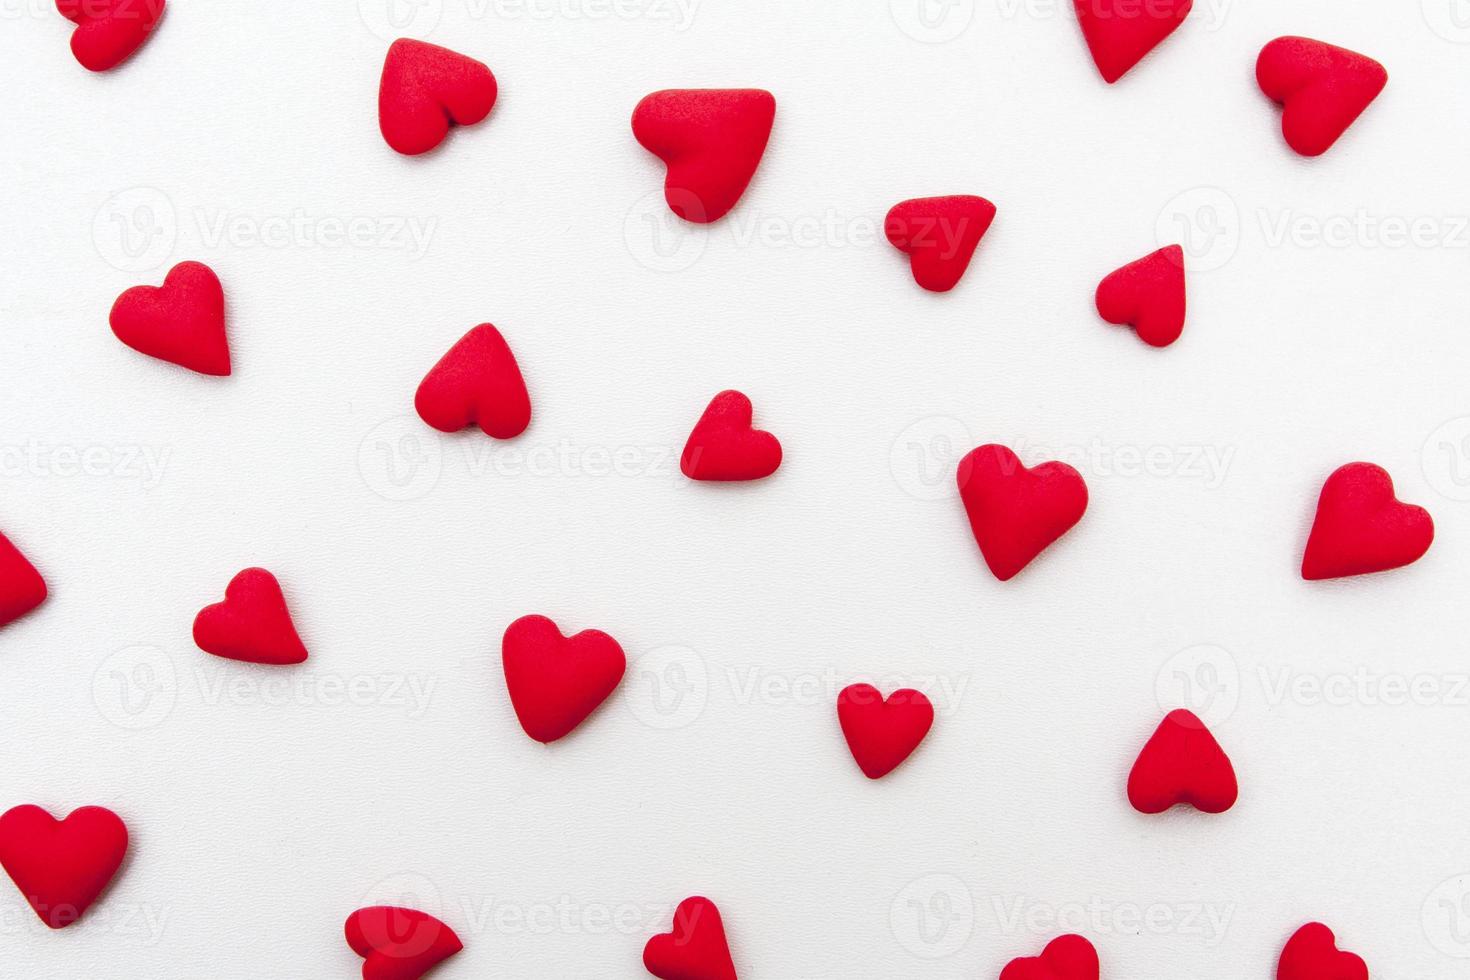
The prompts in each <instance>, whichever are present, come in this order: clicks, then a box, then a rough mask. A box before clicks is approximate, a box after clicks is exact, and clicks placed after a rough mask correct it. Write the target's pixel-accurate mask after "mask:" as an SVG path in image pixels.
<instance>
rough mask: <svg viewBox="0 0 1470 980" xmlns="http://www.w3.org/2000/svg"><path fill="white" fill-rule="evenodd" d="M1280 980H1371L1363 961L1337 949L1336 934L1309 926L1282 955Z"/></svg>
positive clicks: (1289, 942) (1315, 924)
mask: <svg viewBox="0 0 1470 980" xmlns="http://www.w3.org/2000/svg"><path fill="white" fill-rule="evenodd" d="M1276 980H1368V966H1367V964H1365V963H1364V962H1363V960H1362V959H1361V958H1360V957H1358V956H1355V955H1353V954H1352V953H1346V952H1343V951H1342V950H1339V949H1338V948H1337V940H1336V938H1335V937H1334V936H1333V935H1332V930H1331V929H1329V928H1327V927H1326V926H1324V925H1323V924H1322V923H1320V922H1309V923H1307V924H1306V925H1304V926H1302V927H1301V928H1300V929H1298V930H1297V931H1296V934H1295V935H1293V936H1292V937H1291V938H1290V939H1289V940H1287V942H1286V948H1285V949H1283V950H1282V951H1281V961H1280V962H1279V963H1278V964H1277V965H1276Z"/></svg>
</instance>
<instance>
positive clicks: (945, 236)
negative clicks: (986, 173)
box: [883, 194, 995, 293]
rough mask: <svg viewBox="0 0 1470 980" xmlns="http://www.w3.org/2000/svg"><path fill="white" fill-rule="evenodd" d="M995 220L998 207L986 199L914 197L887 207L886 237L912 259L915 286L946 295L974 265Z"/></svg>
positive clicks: (911, 265) (964, 195) (884, 224)
mask: <svg viewBox="0 0 1470 980" xmlns="http://www.w3.org/2000/svg"><path fill="white" fill-rule="evenodd" d="M994 220H995V205H994V204H991V203H990V202H989V201H987V200H985V198H983V197H975V196H974V195H972V194H955V195H952V196H950V197H916V198H913V199H912V200H908V201H900V202H899V203H898V204H895V205H894V206H893V207H892V208H891V209H889V211H888V217H886V218H884V219H883V233H884V234H885V235H887V236H888V241H889V243H890V244H892V245H893V247H894V248H896V249H898V250H899V251H900V252H903V253H904V254H905V255H907V256H908V257H909V269H910V270H911V271H912V272H913V275H914V281H915V282H917V283H918V284H919V285H920V286H923V287H924V288H925V289H927V290H929V291H930V292H935V293H947V292H949V291H950V290H951V289H953V288H954V287H955V285H956V284H957V283H958V282H959V281H960V277H961V276H963V275H964V274H965V270H966V269H968V268H969V267H970V259H971V257H972V256H974V254H975V247H976V246H977V245H979V244H980V239H982V238H984V237H985V233H986V232H987V231H989V230H990V223H991V222H992V221H994Z"/></svg>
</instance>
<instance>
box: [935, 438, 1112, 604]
mask: <svg viewBox="0 0 1470 980" xmlns="http://www.w3.org/2000/svg"><path fill="white" fill-rule="evenodd" d="M956 481H957V482H958V483H959V487H960V499H962V500H963V501H964V503H965V513H966V514H968V515H969V517H970V530H971V531H973V532H974V534H975V541H976V543H978V544H979V545H980V554H981V555H983V556H984V557H985V564H987V565H989V566H990V570H991V571H992V572H993V573H994V574H995V577H996V578H998V579H1000V580H1001V581H1002V582H1004V581H1007V580H1008V579H1010V578H1012V577H1013V576H1015V574H1016V573H1017V572H1019V571H1020V570H1021V569H1023V568H1025V567H1026V566H1027V565H1028V564H1030V563H1031V560H1032V559H1033V558H1035V557H1036V556H1037V555H1039V554H1041V552H1042V551H1043V550H1045V549H1046V547H1047V546H1048V545H1050V544H1051V543H1052V542H1053V541H1055V540H1056V539H1057V538H1059V537H1061V536H1062V535H1063V534H1065V533H1067V531H1069V530H1070V529H1071V528H1072V526H1073V525H1074V524H1076V523H1077V522H1078V521H1080V520H1081V519H1082V514H1083V513H1084V512H1085V511H1086V510H1087V484H1086V483H1084V482H1083V481H1082V474H1080V473H1078V472H1077V471H1076V470H1075V469H1073V468H1072V467H1070V466H1068V465H1067V464H1066V463H1056V462H1052V463H1042V464H1041V465H1039V466H1035V467H1033V468H1031V469H1027V468H1026V467H1025V466H1022V465H1021V461H1020V460H1019V459H1018V458H1016V454H1015V453H1013V452H1011V451H1010V450H1009V449H1007V448H1006V447H1005V446H996V445H987V446H981V447H980V448H979V449H975V450H972V451H971V452H970V453H969V455H967V456H965V458H964V459H962V460H960V466H959V471H958V473H957V474H956Z"/></svg>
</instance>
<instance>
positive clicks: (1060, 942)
mask: <svg viewBox="0 0 1470 980" xmlns="http://www.w3.org/2000/svg"><path fill="white" fill-rule="evenodd" d="M1100 970H1101V966H1100V964H1099V963H1098V959H1097V950H1095V949H1093V948H1092V943H1090V942H1088V941H1087V940H1086V939H1084V938H1082V937H1081V936H1071V935H1069V936H1058V937H1057V938H1056V939H1053V940H1052V941H1051V942H1049V943H1047V944H1046V949H1044V950H1042V951H1041V955H1040V956H1023V957H1021V958H1020V959H1014V960H1011V961H1010V962H1009V963H1007V964H1006V968H1005V969H1004V970H1001V971H1000V980H1098V974H1099V972H1100Z"/></svg>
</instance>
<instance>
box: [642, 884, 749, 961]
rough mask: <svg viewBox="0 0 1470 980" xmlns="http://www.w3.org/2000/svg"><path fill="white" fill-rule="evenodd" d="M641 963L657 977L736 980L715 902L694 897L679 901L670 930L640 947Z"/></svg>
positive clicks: (723, 928) (723, 926) (722, 924)
mask: <svg viewBox="0 0 1470 980" xmlns="http://www.w3.org/2000/svg"><path fill="white" fill-rule="evenodd" d="M643 966H644V967H645V968H646V969H647V970H648V972H649V973H651V974H653V975H654V976H656V977H658V978H659V980H737V978H736V976H735V963H734V961H733V960H731V958H730V944H729V943H728V941H726V939H725V924H724V922H723V921H721V919H720V910H719V909H718V908H716V907H715V903H714V902H711V901H710V900H709V899H707V898H698V897H696V898H686V899H684V901H682V902H680V903H679V907H678V908H677V909H675V910H674V928H673V931H672V932H666V933H662V934H660V935H657V936H654V937H653V938H652V939H650V940H649V941H648V944H647V945H646V946H644V947H643Z"/></svg>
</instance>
